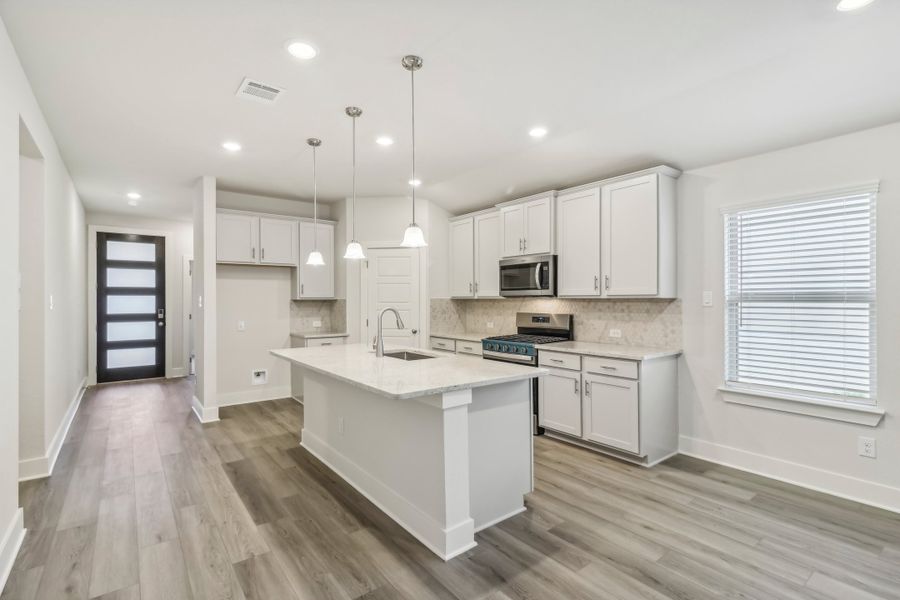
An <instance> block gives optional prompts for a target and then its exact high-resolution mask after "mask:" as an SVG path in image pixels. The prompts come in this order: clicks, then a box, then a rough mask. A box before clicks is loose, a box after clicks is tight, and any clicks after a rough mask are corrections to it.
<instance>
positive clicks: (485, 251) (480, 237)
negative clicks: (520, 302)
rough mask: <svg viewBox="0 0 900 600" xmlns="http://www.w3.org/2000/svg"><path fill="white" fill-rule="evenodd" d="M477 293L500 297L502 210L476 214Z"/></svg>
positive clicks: (487, 296) (478, 294) (483, 296)
mask: <svg viewBox="0 0 900 600" xmlns="http://www.w3.org/2000/svg"><path fill="white" fill-rule="evenodd" d="M474 226H475V295H476V296H477V297H479V298H499V297H500V244H501V239H500V211H498V210H495V211H492V212H488V213H482V214H478V215H475V218H474Z"/></svg>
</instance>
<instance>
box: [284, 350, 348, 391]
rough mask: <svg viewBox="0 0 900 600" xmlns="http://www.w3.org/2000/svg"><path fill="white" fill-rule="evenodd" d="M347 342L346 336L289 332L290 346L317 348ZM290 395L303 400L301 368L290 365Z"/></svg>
mask: <svg viewBox="0 0 900 600" xmlns="http://www.w3.org/2000/svg"><path fill="white" fill-rule="evenodd" d="M346 342H347V336H338V335H336V336H334V337H306V336H305V335H293V334H291V348H317V347H322V346H341V345H343V344H345V343H346ZM291 396H293V397H294V399H295V400H297V401H298V402H303V369H302V368H300V367H296V366H294V365H291Z"/></svg>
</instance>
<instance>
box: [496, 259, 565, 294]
mask: <svg viewBox="0 0 900 600" xmlns="http://www.w3.org/2000/svg"><path fill="white" fill-rule="evenodd" d="M500 295H501V296H555V295H556V257H555V256H552V255H543V256H526V257H522V258H507V259H504V260H501V261H500Z"/></svg>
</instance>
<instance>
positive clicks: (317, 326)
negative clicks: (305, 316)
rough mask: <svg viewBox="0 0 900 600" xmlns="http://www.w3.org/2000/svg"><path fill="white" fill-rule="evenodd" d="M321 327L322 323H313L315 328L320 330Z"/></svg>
mask: <svg viewBox="0 0 900 600" xmlns="http://www.w3.org/2000/svg"><path fill="white" fill-rule="evenodd" d="M321 326H322V321H313V327H315V328H316V329H318V328H319V327H321Z"/></svg>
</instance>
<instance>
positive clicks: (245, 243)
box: [216, 213, 259, 264]
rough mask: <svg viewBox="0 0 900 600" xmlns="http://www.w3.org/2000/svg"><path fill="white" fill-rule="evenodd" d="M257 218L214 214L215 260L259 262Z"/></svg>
mask: <svg viewBox="0 0 900 600" xmlns="http://www.w3.org/2000/svg"><path fill="white" fill-rule="evenodd" d="M258 248H259V217H254V216H252V215H240V214H232V213H218V214H216V260H217V261H218V262H230V263H250V264H256V263H258V262H259V250H258Z"/></svg>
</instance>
